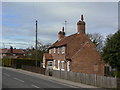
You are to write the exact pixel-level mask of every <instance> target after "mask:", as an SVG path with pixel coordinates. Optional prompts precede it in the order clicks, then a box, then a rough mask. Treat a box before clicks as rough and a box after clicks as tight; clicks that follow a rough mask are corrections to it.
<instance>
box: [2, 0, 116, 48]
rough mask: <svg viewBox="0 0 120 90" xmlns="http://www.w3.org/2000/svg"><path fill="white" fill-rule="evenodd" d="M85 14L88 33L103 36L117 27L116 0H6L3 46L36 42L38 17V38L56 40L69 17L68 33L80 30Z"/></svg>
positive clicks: (50, 41) (4, 3) (3, 11)
mask: <svg viewBox="0 0 120 90" xmlns="http://www.w3.org/2000/svg"><path fill="white" fill-rule="evenodd" d="M81 14H83V15H84V21H85V22H86V33H100V34H102V35H103V36H104V37H105V36H106V35H108V34H113V33H115V32H116V31H117V30H118V3H117V2H66V3H65V2H58V3H57V2H56V3H54V2H16V3H15V2H3V3H2V35H3V38H2V39H3V43H4V44H3V47H9V46H10V45H12V46H13V47H14V48H27V47H30V46H31V45H35V20H38V39H39V40H40V41H41V42H42V43H44V44H46V43H54V42H55V41H56V40H57V39H58V38H57V34H58V32H59V31H60V30H61V28H62V27H63V26H65V25H64V22H65V20H66V21H67V27H66V28H67V29H66V35H67V36H68V35H71V34H74V33H76V32H77V25H76V23H77V22H78V21H79V19H80V15H81Z"/></svg>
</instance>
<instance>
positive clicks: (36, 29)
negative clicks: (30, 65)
mask: <svg viewBox="0 0 120 90" xmlns="http://www.w3.org/2000/svg"><path fill="white" fill-rule="evenodd" d="M35 48H36V56H35V59H36V63H35V64H36V67H37V20H36V45H35Z"/></svg>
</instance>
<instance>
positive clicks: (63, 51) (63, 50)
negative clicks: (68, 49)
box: [62, 46, 65, 54]
mask: <svg viewBox="0 0 120 90" xmlns="http://www.w3.org/2000/svg"><path fill="white" fill-rule="evenodd" d="M64 53H65V47H64V46H63V47H62V54H64Z"/></svg>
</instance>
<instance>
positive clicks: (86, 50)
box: [43, 15, 104, 75]
mask: <svg viewBox="0 0 120 90" xmlns="http://www.w3.org/2000/svg"><path fill="white" fill-rule="evenodd" d="M51 61H53V69H54V70H63V71H72V72H82V73H88V74H99V75H104V62H103V60H102V58H101V56H100V54H99V52H97V50H96V46H95V45H94V44H93V43H92V41H91V40H90V39H89V38H88V36H87V35H86V33H85V22H84V21H83V15H81V20H79V21H78V23H77V33H75V34H72V35H70V36H65V32H64V28H63V29H62V31H60V32H59V33H58V40H57V41H56V42H55V43H54V44H52V45H51V46H50V47H49V53H47V54H44V56H43V67H44V68H46V67H47V66H49V65H47V64H49V62H51Z"/></svg>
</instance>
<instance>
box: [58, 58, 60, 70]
mask: <svg viewBox="0 0 120 90" xmlns="http://www.w3.org/2000/svg"><path fill="white" fill-rule="evenodd" d="M58 70H60V60H58Z"/></svg>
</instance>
